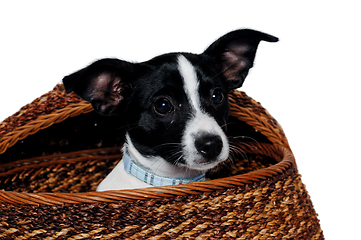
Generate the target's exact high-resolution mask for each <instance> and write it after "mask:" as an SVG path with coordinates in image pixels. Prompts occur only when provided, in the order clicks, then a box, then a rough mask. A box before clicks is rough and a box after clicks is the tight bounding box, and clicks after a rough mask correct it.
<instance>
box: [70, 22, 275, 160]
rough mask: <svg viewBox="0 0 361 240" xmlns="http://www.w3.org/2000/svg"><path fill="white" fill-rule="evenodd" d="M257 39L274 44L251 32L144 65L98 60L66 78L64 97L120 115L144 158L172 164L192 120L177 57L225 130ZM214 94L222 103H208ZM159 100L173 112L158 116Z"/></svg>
mask: <svg viewBox="0 0 361 240" xmlns="http://www.w3.org/2000/svg"><path fill="white" fill-rule="evenodd" d="M261 40H264V41H269V42H276V41H277V40H278V39H277V38H276V37H273V36H271V35H268V34H264V33H261V32H257V31H253V30H247V29H246V30H236V31H233V32H231V33H228V34H226V35H224V36H223V37H221V38H220V39H218V40H217V41H215V42H214V43H213V44H211V45H210V46H209V47H208V48H207V49H206V50H205V51H204V53H202V54H192V53H169V54H165V55H161V56H158V57H155V58H153V59H151V60H149V61H147V62H143V63H129V62H126V61H122V60H118V59H102V60H99V61H97V62H95V63H93V64H91V65H89V66H88V67H86V68H84V69H82V70H79V71H78V72H75V73H73V74H71V75H69V76H66V77H65V78H64V79H63V83H64V86H65V88H66V90H67V92H71V91H74V92H75V93H77V94H78V95H80V96H81V97H82V98H84V99H85V100H88V101H90V102H91V103H92V104H93V106H94V108H95V110H96V111H97V112H99V113H100V114H103V115H121V116H124V118H125V119H126V122H127V132H128V134H129V136H130V138H131V139H132V142H133V144H134V146H135V147H136V148H137V150H138V151H139V152H140V153H141V154H142V155H144V156H147V155H150V156H161V157H163V158H164V159H166V160H167V161H170V162H172V163H174V161H176V160H177V159H178V158H179V156H180V154H181V153H180V152H181V148H182V146H181V138H182V133H183V131H184V129H185V125H186V122H187V119H189V118H190V117H191V116H190V114H191V111H190V110H191V109H190V106H189V105H188V101H187V96H186V95H185V93H184V91H183V90H182V89H183V81H182V77H181V76H180V73H179V69H178V63H177V57H178V56H179V54H182V55H184V56H185V57H186V58H187V59H188V61H190V62H191V63H192V64H193V66H194V67H195V69H196V72H197V76H198V79H199V81H200V86H199V94H200V96H202V98H201V105H202V107H203V109H204V110H205V111H206V112H207V113H208V114H209V115H210V116H213V117H214V118H215V120H216V121H217V123H218V124H219V126H221V127H222V128H223V130H224V131H225V126H226V121H227V118H228V115H229V105H228V97H227V93H228V92H229V91H230V90H232V89H235V88H238V87H240V86H242V84H243V82H244V79H245V78H246V76H247V74H248V71H249V69H250V68H251V67H252V66H253V61H254V58H255V54H256V50H257V47H258V44H259V42H260V41H261ZM100 78H102V79H100ZM99 82H101V84H99ZM215 90H216V91H218V92H221V93H223V97H224V101H222V102H221V103H220V104H215V103H214V102H212V95H213V92H214V91H215ZM161 99H167V100H169V101H170V104H171V106H172V108H173V109H172V111H171V112H169V113H166V114H160V113H159V112H157V111H156V104H158V102H160V101H161ZM161 103H162V102H161ZM162 106H163V105H162ZM178 160H179V159H178ZM179 161H180V162H184V159H180V160H179Z"/></svg>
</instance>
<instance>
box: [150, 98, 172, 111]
mask: <svg viewBox="0 0 361 240" xmlns="http://www.w3.org/2000/svg"><path fill="white" fill-rule="evenodd" d="M153 106H154V110H155V112H157V113H159V114H162V115H165V114H168V113H170V112H172V111H173V105H172V103H171V102H170V101H169V100H168V99H167V98H160V99H157V100H156V101H155V102H154V104H153Z"/></svg>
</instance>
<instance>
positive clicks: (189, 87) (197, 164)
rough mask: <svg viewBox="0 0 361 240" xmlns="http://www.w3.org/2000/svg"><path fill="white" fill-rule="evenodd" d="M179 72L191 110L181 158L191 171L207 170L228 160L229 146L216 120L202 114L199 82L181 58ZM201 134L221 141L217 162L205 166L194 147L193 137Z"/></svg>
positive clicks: (192, 68) (190, 67)
mask: <svg viewBox="0 0 361 240" xmlns="http://www.w3.org/2000/svg"><path fill="white" fill-rule="evenodd" d="M178 65H179V72H180V74H181V76H182V78H183V83H184V91H185V93H186V95H187V98H188V101H189V103H190V105H191V108H192V115H193V117H192V119H190V120H189V122H188V123H187V125H186V129H185V132H184V135H183V139H182V144H183V156H184V159H185V160H186V161H187V165H188V167H190V168H191V169H198V170H204V171H206V170H208V169H210V168H212V167H215V166H216V165H217V164H218V163H219V162H221V161H224V160H226V159H227V158H228V154H229V144H228V140H227V137H226V135H225V134H224V132H223V130H222V129H221V127H220V126H219V125H218V123H217V122H216V120H215V119H214V118H213V117H211V116H209V114H207V113H206V112H204V111H203V110H202V108H201V104H200V95H199V80H198V78H197V73H196V71H195V69H194V67H193V65H192V64H191V63H190V62H189V61H188V60H187V59H186V58H185V57H184V56H183V55H179V57H178ZM201 133H210V134H214V135H218V136H220V137H221V139H222V143H223V148H222V151H221V153H220V155H219V156H218V159H217V161H214V162H212V163H207V164H205V163H204V161H203V157H202V156H201V155H200V154H199V153H198V151H197V150H196V147H195V136H197V135H199V134H201Z"/></svg>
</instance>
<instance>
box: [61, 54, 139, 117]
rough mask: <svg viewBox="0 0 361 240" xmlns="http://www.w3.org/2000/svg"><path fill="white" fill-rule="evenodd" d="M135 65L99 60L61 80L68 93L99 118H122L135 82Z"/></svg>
mask: <svg viewBox="0 0 361 240" xmlns="http://www.w3.org/2000/svg"><path fill="white" fill-rule="evenodd" d="M134 67H135V64H133V63H129V62H126V61H122V60H119V59H114V58H105V59H101V60H98V61H96V62H94V63H92V64H90V65H89V66H88V67H86V68H83V69H81V70H79V71H77V72H75V73H73V74H70V75H69V76H66V77H64V78H63V84H64V87H65V90H66V92H67V93H70V92H71V91H74V92H75V93H76V94H78V95H79V96H80V97H82V98H83V99H84V100H87V101H89V102H90V103H91V104H92V105H93V107H94V109H95V111H97V112H98V113H100V114H102V115H117V114H121V112H122V109H124V108H125V104H126V102H127V98H128V97H129V95H130V93H131V89H132V83H133V80H134Z"/></svg>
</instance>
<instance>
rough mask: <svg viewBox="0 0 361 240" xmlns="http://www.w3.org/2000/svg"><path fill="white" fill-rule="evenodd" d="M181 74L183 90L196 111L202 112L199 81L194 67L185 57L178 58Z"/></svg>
mask: <svg viewBox="0 0 361 240" xmlns="http://www.w3.org/2000/svg"><path fill="white" fill-rule="evenodd" d="M178 66H179V72H180V74H181V76H182V78H183V83H184V84H183V88H184V91H185V93H186V95H187V97H188V101H189V102H190V103H191V105H192V107H193V108H194V110H195V111H201V109H200V102H199V93H198V89H199V81H198V78H197V73H196V71H195V69H194V67H193V65H192V64H191V63H190V62H189V61H188V60H187V59H186V58H185V57H184V56H183V55H179V56H178Z"/></svg>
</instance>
